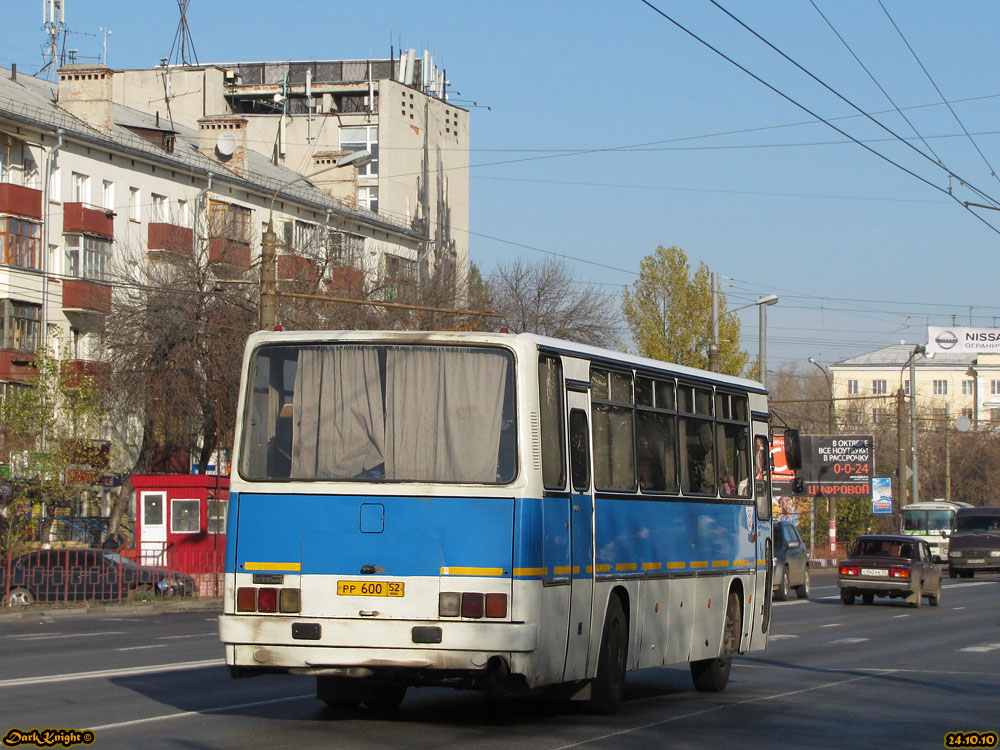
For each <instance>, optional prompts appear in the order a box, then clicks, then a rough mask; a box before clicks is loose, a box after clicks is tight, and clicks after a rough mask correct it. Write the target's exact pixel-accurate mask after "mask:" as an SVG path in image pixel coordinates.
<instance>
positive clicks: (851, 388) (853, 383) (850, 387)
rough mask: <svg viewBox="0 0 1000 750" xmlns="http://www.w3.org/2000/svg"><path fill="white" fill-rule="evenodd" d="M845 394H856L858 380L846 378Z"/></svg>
mask: <svg viewBox="0 0 1000 750" xmlns="http://www.w3.org/2000/svg"><path fill="white" fill-rule="evenodd" d="M847 395H848V396H857V395H858V381H857V380H848V381H847Z"/></svg>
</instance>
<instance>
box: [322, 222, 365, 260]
mask: <svg viewBox="0 0 1000 750" xmlns="http://www.w3.org/2000/svg"><path fill="white" fill-rule="evenodd" d="M327 242H328V246H329V254H330V263H331V264H332V265H334V266H341V267H343V268H356V269H360V268H361V261H362V258H363V257H364V249H365V238H364V237H358V236H357V235H355V234H347V233H346V232H336V231H332V230H331V231H330V234H329V237H328V240H327Z"/></svg>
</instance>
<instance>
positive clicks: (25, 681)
mask: <svg viewBox="0 0 1000 750" xmlns="http://www.w3.org/2000/svg"><path fill="white" fill-rule="evenodd" d="M225 663H226V660H225V659H204V660H202V661H184V662H179V663H177V664H150V665H149V666H145V667H123V668H121V669H98V670H96V671H94V672H68V673H66V674H53V675H46V676H44V677H17V678H14V679H11V680H0V688H5V687H24V686H27V685H44V684H46V683H52V682H69V681H71V680H90V679H95V678H108V677H127V676H128V675H133V674H154V673H156V672H178V671H180V670H182V669H201V668H202V667H221V666H224V665H225Z"/></svg>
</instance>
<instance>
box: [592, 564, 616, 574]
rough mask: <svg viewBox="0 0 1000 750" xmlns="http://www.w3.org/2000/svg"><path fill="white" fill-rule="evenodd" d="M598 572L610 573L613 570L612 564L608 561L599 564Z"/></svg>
mask: <svg viewBox="0 0 1000 750" xmlns="http://www.w3.org/2000/svg"><path fill="white" fill-rule="evenodd" d="M587 567H590V566H587ZM597 572H598V573H610V572H611V566H610V565H608V564H607V563H601V564H600V565H598V566H597Z"/></svg>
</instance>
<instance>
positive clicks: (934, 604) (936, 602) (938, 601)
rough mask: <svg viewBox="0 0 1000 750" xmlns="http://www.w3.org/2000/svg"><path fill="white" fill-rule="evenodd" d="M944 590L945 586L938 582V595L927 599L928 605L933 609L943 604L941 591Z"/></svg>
mask: <svg viewBox="0 0 1000 750" xmlns="http://www.w3.org/2000/svg"><path fill="white" fill-rule="evenodd" d="M943 588H944V584H942V583H941V582H940V581H938V590H937V593H936V594H932V595H931V596H928V597H927V603H928V604H930V605H931V606H932V607H937V606H938V605H939V604H941V589H943Z"/></svg>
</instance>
